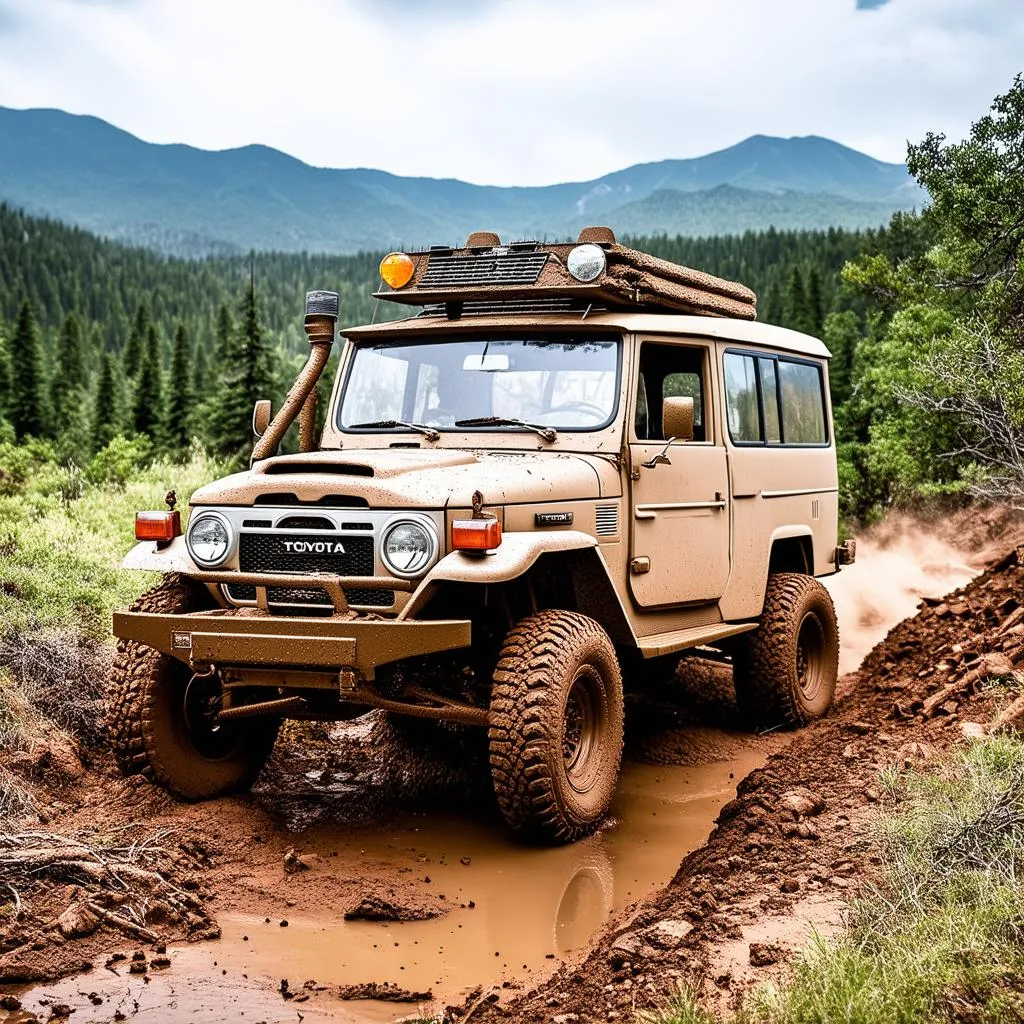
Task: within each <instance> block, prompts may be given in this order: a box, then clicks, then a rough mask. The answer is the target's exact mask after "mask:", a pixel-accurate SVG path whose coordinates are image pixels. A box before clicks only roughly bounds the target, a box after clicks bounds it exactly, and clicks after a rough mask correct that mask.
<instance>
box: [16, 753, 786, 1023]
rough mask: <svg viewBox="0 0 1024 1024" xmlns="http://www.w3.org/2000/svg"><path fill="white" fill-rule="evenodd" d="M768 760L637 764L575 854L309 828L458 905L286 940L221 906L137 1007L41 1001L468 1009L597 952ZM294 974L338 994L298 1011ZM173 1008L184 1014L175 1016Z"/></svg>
mask: <svg viewBox="0 0 1024 1024" xmlns="http://www.w3.org/2000/svg"><path fill="white" fill-rule="evenodd" d="M766 754H767V751H764V750H754V751H747V752H746V753H745V754H743V755H741V756H740V757H738V758H737V759H734V760H732V761H729V762H727V763H718V764H710V765H701V766H697V767H662V766H652V765H629V766H627V768H626V770H625V772H624V775H623V778H622V781H621V783H620V787H619V795H618V797H617V800H616V807H615V809H614V811H613V813H614V815H615V823H614V824H613V826H612V827H609V828H606V829H605V830H604V831H602V832H601V833H600V834H598V835H596V836H592V837H591V838H589V839H586V840H584V841H582V842H579V843H576V844H575V845H573V846H567V847H558V848H553V849H535V848H530V847H523V846H517V845H515V844H513V843H511V842H510V841H509V839H508V836H507V834H505V833H504V832H503V831H502V830H501V829H500V828H498V827H495V826H494V824H493V822H479V821H476V820H467V819H466V818H462V817H458V816H457V815H454V814H451V815H448V816H445V815H441V814H436V813H432V814H431V815H430V816H429V817H420V818H415V819H412V820H408V819H407V820H406V821H405V822H403V823H402V825H401V826H400V827H397V828H396V827H392V828H391V829H378V830H377V831H375V832H370V831H356V832H352V831H349V832H348V833H344V832H339V830H337V829H330V828H327V827H317V828H313V829H310V830H309V831H308V832H306V833H305V834H303V835H302V836H301V837H296V838H297V839H301V845H302V848H303V849H306V850H313V851H317V850H320V851H325V852H327V853H328V856H329V854H330V852H333V851H335V850H336V851H337V856H338V860H336V861H334V863H337V864H344V865H345V870H346V871H349V872H352V871H356V872H358V871H359V868H360V865H365V870H366V873H367V874H368V876H369V877H372V872H373V865H374V864H375V863H376V864H379V863H380V862H381V861H386V862H388V863H389V864H390V865H392V866H394V867H396V868H397V869H398V870H405V871H406V872H407V873H408V876H409V877H410V879H411V880H412V879H415V878H420V879H421V880H422V879H426V878H427V877H429V878H430V882H429V889H430V891H431V892H432V893H434V894H435V895H438V896H440V895H441V894H443V895H444V898H445V902H447V903H448V904H450V905H451V906H452V908H453V909H452V910H451V911H450V912H449V913H448V914H447V915H445V916H444V917H441V918H438V919H435V920H428V921H412V922H406V923H401V924H394V923H369V922H361V921H344V920H343V917H342V915H343V911H344V909H345V908H343V907H335V906H325V907H324V908H323V915H322V916H320V917H318V918H312V917H307V918H301V917H299V918H296V917H292V918H290V919H289V922H288V927H287V928H282V927H280V925H279V921H278V919H277V918H276V917H274V919H273V920H272V921H271V922H270V923H269V924H268V923H267V922H266V921H265V919H264V916H262V915H260V916H256V915H243V914H237V913H234V914H233V913H229V912H227V911H225V910H224V909H219V910H218V913H217V916H218V920H219V923H220V925H221V928H222V936H223V937H222V939H221V941H220V942H214V943H203V944H198V945H190V946H183V947H177V948H172V949H171V950H170V951H169V952H170V956H171V959H172V963H173V966H172V967H171V969H170V970H169V971H168V972H166V973H165V974H162V975H154V976H153V977H152V980H151V981H150V983H149V984H148V985H145V986H142V985H139V984H138V979H131V984H132V987H133V988H134V989H136V990H137V992H136V993H135V994H134V995H133V996H131V998H130V1000H129V1001H128V1002H127V1003H126V1002H125V999H124V995H125V989H126V987H127V985H128V983H129V979H127V978H124V979H120V978H116V977H114V976H113V975H110V976H109V978H108V977H104V978H101V977H99V976H98V975H99V974H105V973H106V972H96V973H94V975H91V976H86V977H82V978H77V979H70V980H68V981H66V982H62V983H59V984H56V985H50V986H44V987H42V988H40V989H37V990H35V991H34V992H33V993H30V994H29V995H28V996H27V997H26V1005H28V1006H30V1007H31V1006H32V1005H33V1000H34V999H35V1000H37V999H38V998H39V997H40V996H44V995H45V996H49V997H50V998H54V997H56V998H58V999H63V1000H65V1001H67V1002H70V1003H71V1004H72V1005H74V1006H76V1007H78V1011H77V1012H76V1014H75V1020H76V1021H78V1022H79V1024H82V1022H88V1021H101V1020H109V1019H112V1018H113V1010H114V1007H115V1006H116V1005H117V1004H118V1003H121V1012H123V1013H126V1014H127V1016H128V1018H129V1019H133V1018H135V1017H137V1019H140V1020H142V1019H146V1020H153V1021H163V1020H178V1019H182V1020H184V1019H188V1020H189V1021H194V1022H197V1024H198V1022H215V1021H217V1022H219V1021H226V1020H232V1021H234V1020H238V1019H245V1020H250V1019H254V1020H261V1019H265V1020H268V1021H271V1020H273V1021H278V1020H281V1021H284V1020H288V1021H297V1020H298V1019H299V1018H298V1016H297V1015H296V1014H297V1013H299V1012H301V1014H302V1015H303V1016H304V1018H305V1019H306V1020H307V1021H312V1020H318V1019H327V1018H328V1017H329V1018H330V1019H333V1020H340V1021H386V1020H394V1019H396V1018H398V1017H402V1016H406V1015H408V1014H409V1013H410V1012H411V1011H414V1010H415V1009H416V1007H415V1006H409V1005H388V1004H382V1003H371V1002H358V1003H340V1002H338V1001H337V1000H335V999H331V998H330V992H331V990H332V989H335V988H336V987H337V986H339V985H350V984H360V983H364V982H371V981H377V982H392V983H394V984H397V985H399V986H401V987H402V988H405V989H412V990H417V991H427V990H430V991H432V992H433V994H434V997H435V999H440V1000H448V1001H454V1000H455V999H456V998H457V997H458V996H459V995H460V993H463V992H464V991H465V990H466V989H468V988H470V987H471V986H474V985H477V984H483V985H485V986H486V985H489V984H495V985H500V984H501V983H502V982H503V981H506V982H512V983H515V982H516V981H517V980H522V979H523V978H525V977H527V976H531V975H532V976H534V977H536V976H538V975H541V974H544V973H547V972H549V971H550V970H551V969H552V968H553V967H554V966H555V965H556V963H557V961H558V959H560V958H562V957H564V956H566V955H567V954H569V953H572V952H573V951H575V950H578V949H580V948H582V947H583V946H584V945H585V944H586V942H587V940H588V939H589V938H590V937H591V935H592V934H593V933H594V932H595V931H596V930H597V929H599V928H600V927H601V926H602V925H604V924H605V923H606V921H607V920H608V918H609V916H610V915H611V913H612V912H613V911H614V910H616V909H618V908H621V907H623V906H626V905H627V904H630V903H633V902H634V901H636V900H638V899H640V898H641V897H643V896H645V895H647V894H648V893H650V892H651V891H653V890H654V889H656V888H658V887H660V886H663V885H664V884H665V883H666V882H668V881H669V879H671V877H672V876H673V875H674V874H675V871H676V869H677V868H678V866H679V862H680V861H681V860H682V858H683V857H684V856H685V855H686V854H687V853H688V852H689V851H691V850H693V849H696V848H697V847H698V846H700V845H701V844H702V843H703V842H704V840H705V839H706V838H707V836H708V834H709V833H710V831H711V829H712V827H713V822H714V819H715V817H716V816H717V814H718V810H719V808H720V807H721V806H722V805H723V804H724V803H725V802H726V801H727V800H729V799H731V797H732V795H733V793H734V791H735V786H736V782H737V781H738V780H739V779H741V778H743V776H744V775H746V774H747V773H748V772H750V771H752V770H753V769H754V768H756V767H758V766H759V765H760V764H762V763H763V761H764V758H765V756H766ZM467 861H468V863H466V862H467ZM326 864H327V865H329V864H330V860H327V861H326ZM317 870H329V867H326V866H325V867H321V868H318V869H317ZM425 884H426V883H425ZM282 978H287V979H289V981H290V984H291V987H292V989H293V990H296V991H301V986H302V983H303V982H305V981H307V980H310V979H315V981H316V983H317V985H318V986H327V988H326V991H323V992H318V993H317V992H314V994H313V997H312V998H310V999H309V1001H304V1002H302V1003H301V1005H297V1004H295V1003H285V1002H284V1001H283V1000H282V998H281V996H280V994H278V993H277V992H276V990H277V988H278V985H279V983H280V979H282ZM256 982H259V985H258V987H253V985H254V983H256ZM83 991H84V992H86V993H88V992H91V991H98V992H99V993H100V995H101V996H104V998H105V1000H106V1002H105V1005H104V1006H103V1007H97V1008H95V1009H94V1008H93V1007H92V1006H91V1005H86V1006H82V1001H81V1000H80V999H78V998H75V994H76V993H79V992H83ZM134 999H139V1010H138V1012H137V1013H136V1012H134V1005H133V1003H132V1000H134ZM172 1008H173V1010H174V1014H175V1015H174V1016H167V1013H168V1012H169V1010H170V1009H172ZM243 1010H247V1011H248V1012H245V1013H244V1016H242V1014H243ZM104 1014H106V1015H105V1016H104ZM325 1014H326V1017H325V1016H323V1015H325Z"/></svg>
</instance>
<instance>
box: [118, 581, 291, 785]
mask: <svg viewBox="0 0 1024 1024" xmlns="http://www.w3.org/2000/svg"><path fill="white" fill-rule="evenodd" d="M209 603H210V602H209V597H208V595H207V593H206V590H205V588H202V587H199V586H197V585H196V584H194V583H193V582H192V581H190V580H189V579H188V578H187V577H184V576H180V575H177V574H171V575H168V576H165V577H164V579H163V580H162V581H161V583H159V584H158V585H157V586H156V587H154V588H153V589H152V590H150V591H149V592H148V593H146V594H144V595H143V596H142V597H141V598H139V600H138V601H136V602H135V604H134V605H132V611H143V612H156V613H160V614H164V615H176V614H183V613H187V612H192V611H197V610H200V609H202V608H205V607H209ZM219 697H220V685H219V682H218V680H217V677H216V675H214V676H209V677H202V676H195V675H194V674H193V672H192V670H191V669H190V668H189V667H188V665H185V664H184V663H183V662H180V661H178V660H177V659H176V658H171V657H169V656H168V655H166V654H161V653H160V652H159V651H156V650H154V649H153V648H151V647H146V646H144V645H142V644H138V643H135V642H134V641H129V640H122V641H121V642H120V643H119V644H118V648H117V655H116V657H115V659H114V664H113V668H112V670H111V676H110V685H109V689H108V693H107V706H108V723H109V726H110V732H111V738H112V745H113V750H114V756H115V758H116V759H117V764H118V767H119V768H120V769H121V772H122V774H124V775H134V774H138V773H141V774H142V775H143V776H144V777H145V778H147V779H149V780H150V781H151V782H155V783H158V784H159V785H161V786H163V787H164V788H165V789H167V790H169V791H170V792H171V793H173V794H175V795H176V796H179V797H181V798H183V799H185V800H205V799H209V798H210V797H214V796H219V795H220V794H222V793H228V792H234V791H237V790H241V789H247V788H248V787H249V786H250V785H251V784H252V782H253V781H254V780H255V778H256V776H257V775H258V774H259V772H260V769H261V768H262V767H263V765H264V763H265V762H266V760H267V758H268V757H269V756H270V751H271V749H272V748H273V745H274V740H275V738H276V736H277V730H278V727H279V725H280V721H279V720H278V719H276V718H252V719H241V720H238V721H235V722H231V723H227V722H225V723H223V724H220V723H218V721H217V720H216V716H215V714H214V712H215V710H216V707H217V702H218V700H219Z"/></svg>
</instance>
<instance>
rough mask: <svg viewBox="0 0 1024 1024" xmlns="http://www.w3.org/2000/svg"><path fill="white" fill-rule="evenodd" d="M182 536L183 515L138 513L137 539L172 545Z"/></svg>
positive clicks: (136, 514) (174, 513) (177, 513)
mask: <svg viewBox="0 0 1024 1024" xmlns="http://www.w3.org/2000/svg"><path fill="white" fill-rule="evenodd" d="M180 536H181V513H180V512H179V511H178V510H177V509H175V510H174V511H173V512H136V513H135V539H136V540H155V541H156V542H157V543H158V544H170V542H171V541H172V540H174V538H175V537H180Z"/></svg>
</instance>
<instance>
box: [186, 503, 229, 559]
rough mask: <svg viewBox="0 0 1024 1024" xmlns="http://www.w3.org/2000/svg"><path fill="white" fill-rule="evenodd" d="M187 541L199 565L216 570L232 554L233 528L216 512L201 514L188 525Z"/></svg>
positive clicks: (194, 517) (190, 552)
mask: <svg viewBox="0 0 1024 1024" xmlns="http://www.w3.org/2000/svg"><path fill="white" fill-rule="evenodd" d="M185 541H186V543H187V544H188V550H189V554H190V555H191V556H192V558H193V559H194V560H195V562H196V564H197V565H201V566H202V567H203V568H204V569H214V568H216V567H217V566H218V565H221V564H222V563H223V562H225V561H226V560H227V557H228V555H229V554H230V553H231V527H230V526H229V525H228V521H227V520H226V519H225V518H224V517H223V516H222V515H219V514H218V513H216V512H200V513H199V515H197V516H193V518H192V521H191V522H190V523H189V524H188V534H187V535H186V537H185Z"/></svg>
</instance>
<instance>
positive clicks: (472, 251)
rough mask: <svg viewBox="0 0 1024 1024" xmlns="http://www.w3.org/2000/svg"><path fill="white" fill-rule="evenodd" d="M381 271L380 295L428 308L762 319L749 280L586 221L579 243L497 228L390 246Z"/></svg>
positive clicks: (458, 311) (457, 311)
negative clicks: (517, 237) (698, 266)
mask: <svg viewBox="0 0 1024 1024" xmlns="http://www.w3.org/2000/svg"><path fill="white" fill-rule="evenodd" d="M389 261H390V262H389ZM396 268H397V273H396V272H395V271H396ZM381 272H382V275H385V279H386V280H388V279H389V286H387V287H386V288H384V289H382V290H381V291H378V292H375V293H374V295H375V296H376V297H377V298H380V299H387V300H388V301H390V302H401V303H406V304H409V305H416V306H425V307H428V309H425V310H424V313H425V314H427V315H430V314H433V315H437V314H438V313H441V312H442V311H443V312H445V313H446V314H447V315H448V316H450V317H452V318H457V317H459V316H462V315H463V313H469V312H475V313H483V312H506V313H508V312H534V311H539V310H540V309H541V308H548V309H551V310H552V311H554V310H555V309H557V308H558V307H559V306H561V307H562V308H565V306H566V305H567V304H571V306H574V307H576V308H583V309H585V308H586V307H587V306H588V305H593V306H594V308H595V309H596V308H597V307H599V306H603V307H605V308H607V309H617V310H618V309H628V310H634V311H644V312H673V313H689V314H696V315H699V316H720V317H735V318H737V319H741V320H755V319H756V318H757V296H756V295H755V294H754V292H753V291H751V290H750V289H749V288H747V287H746V286H745V285H742V284H739V283H737V282H735V281H726V280H724V279H722V278H720V277H713V276H712V275H711V274H705V273H703V272H702V271H700V270H691V269H690V268H689V267H683V266H680V265H679V264H676V263H670V262H669V261H668V260H662V259H658V258H657V257H656V256H651V255H649V254H648V253H645V252H640V251H639V250H638V249H631V248H629V247H628V246H624V245H619V244H618V242H617V241H616V239H615V235H614V233H613V232H612V230H611V229H610V228H605V227H592V228H584V229H583V230H582V231H581V232H580V236H579V238H578V239H577V241H576V242H566V243H556V244H548V243H541V242H536V241H520V242H511V243H508V244H505V245H502V244H501V240H500V239H499V238H498V236H497V235H496V234H494V233H492V232H486V231H474V232H473V233H472V234H471V235H470V236H469V238H468V239H467V241H466V245H465V246H464V247H462V248H450V247H447V246H432V247H431V248H429V249H424V250H421V251H417V252H409V253H392V254H390V255H389V256H386V257H385V258H384V260H383V261H382V263H381Z"/></svg>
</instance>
